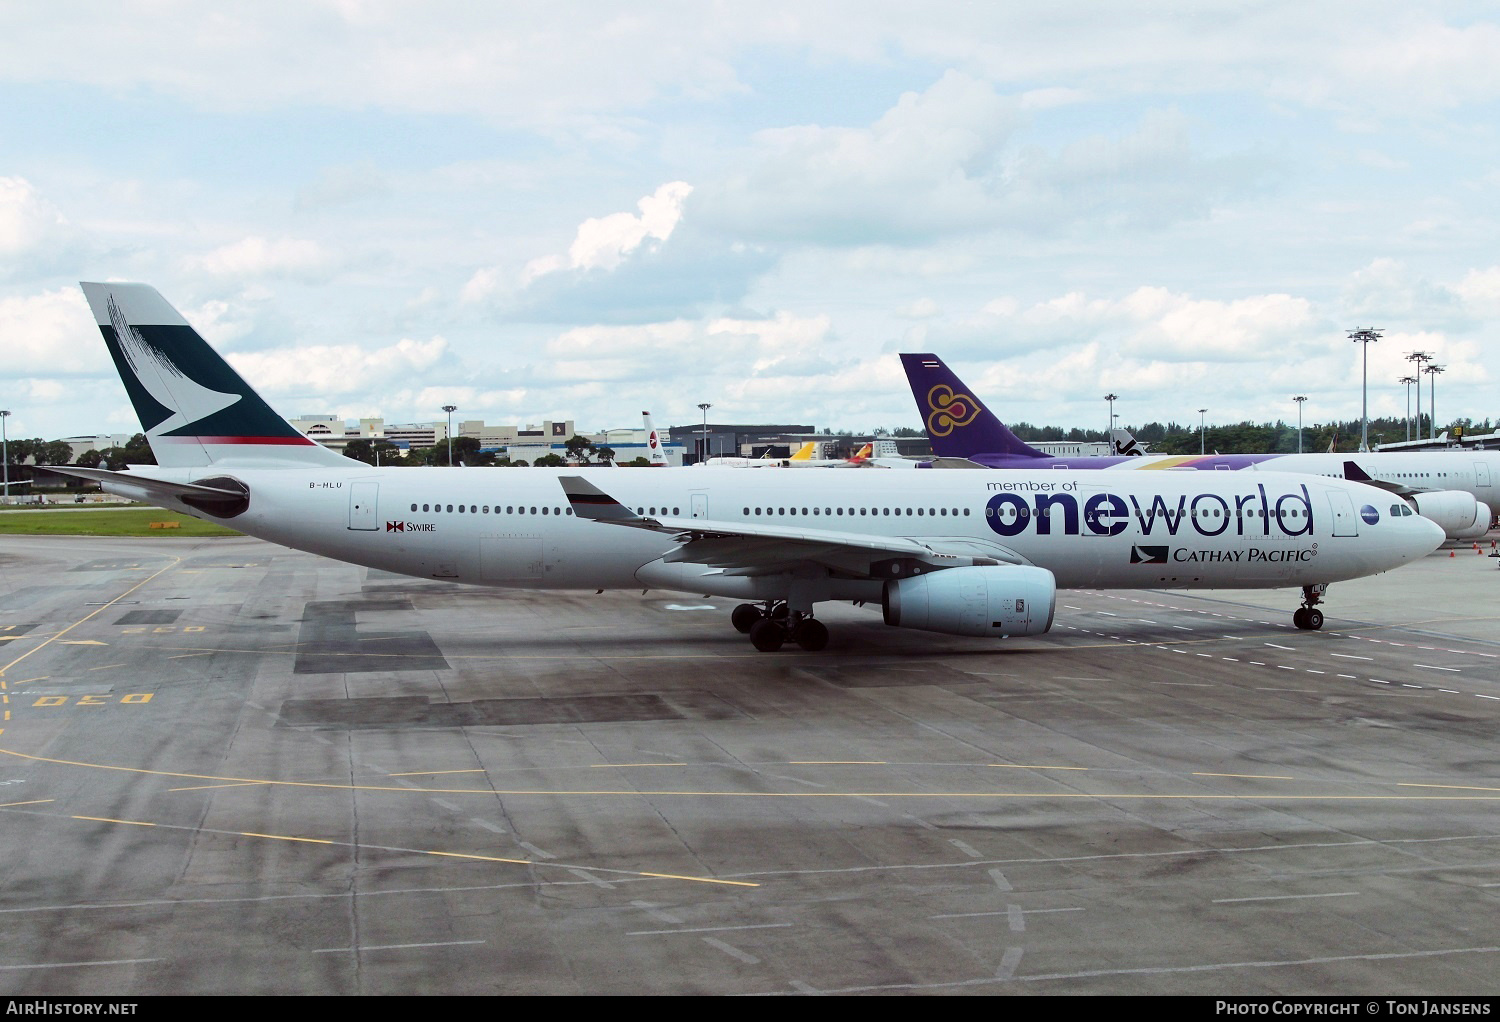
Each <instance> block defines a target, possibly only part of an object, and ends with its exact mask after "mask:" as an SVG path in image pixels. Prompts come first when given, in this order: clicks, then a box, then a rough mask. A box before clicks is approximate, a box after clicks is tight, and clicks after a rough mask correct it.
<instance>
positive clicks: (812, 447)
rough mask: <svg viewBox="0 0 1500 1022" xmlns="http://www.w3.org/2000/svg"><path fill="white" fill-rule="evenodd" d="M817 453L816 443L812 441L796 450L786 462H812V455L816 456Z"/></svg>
mask: <svg viewBox="0 0 1500 1022" xmlns="http://www.w3.org/2000/svg"><path fill="white" fill-rule="evenodd" d="M817 452H818V445H817V444H816V443H814V442H813V441H811V440H809V441H808V442H807V443H805V444H803V445H802V447H801V449H800V450H798V451H797V453H796V454H793V455H792V456H791V457H790V458H788V459H787V460H788V461H812V460H813V455H814V454H816V453H817Z"/></svg>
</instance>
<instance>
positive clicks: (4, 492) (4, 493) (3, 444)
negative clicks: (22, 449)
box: [0, 409, 10, 503]
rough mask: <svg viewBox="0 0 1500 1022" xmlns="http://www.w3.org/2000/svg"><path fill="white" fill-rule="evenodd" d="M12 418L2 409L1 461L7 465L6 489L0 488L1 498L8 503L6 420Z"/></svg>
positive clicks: (0, 419) (8, 448)
mask: <svg viewBox="0 0 1500 1022" xmlns="http://www.w3.org/2000/svg"><path fill="white" fill-rule="evenodd" d="M8 418H10V412H8V411H5V410H4V409H0V463H3V464H4V465H5V489H4V490H0V498H4V500H5V502H6V503H9V502H10V440H9V439H7V437H6V435H5V420H6V419H8Z"/></svg>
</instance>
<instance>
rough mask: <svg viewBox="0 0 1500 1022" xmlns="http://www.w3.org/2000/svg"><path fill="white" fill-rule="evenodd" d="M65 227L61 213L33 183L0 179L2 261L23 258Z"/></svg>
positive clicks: (13, 179)
mask: <svg viewBox="0 0 1500 1022" xmlns="http://www.w3.org/2000/svg"><path fill="white" fill-rule="evenodd" d="M66 225H67V221H66V220H64V219H63V215H62V213H60V212H58V210H57V207H55V206H53V205H52V203H50V202H48V201H47V200H46V199H44V198H42V197H41V195H40V194H38V193H37V190H36V189H35V188H34V187H32V185H31V182H29V181H27V180H26V179H25V178H22V177H0V258H6V259H17V258H21V257H23V256H25V255H27V254H28V253H30V252H32V251H34V250H35V249H37V248H38V247H40V246H41V245H43V244H45V243H47V242H48V241H50V240H51V239H53V238H55V237H56V236H57V235H58V234H59V233H60V232H61V231H62V230H63V229H64V228H65V227H66Z"/></svg>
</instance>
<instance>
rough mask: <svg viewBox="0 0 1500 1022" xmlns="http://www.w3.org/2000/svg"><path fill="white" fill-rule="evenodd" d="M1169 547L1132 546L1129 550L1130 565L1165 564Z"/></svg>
mask: <svg viewBox="0 0 1500 1022" xmlns="http://www.w3.org/2000/svg"><path fill="white" fill-rule="evenodd" d="M1169 549H1170V548H1169V547H1164V546H1132V547H1131V548H1130V563H1131V564H1166V563H1167V551H1168V550H1169Z"/></svg>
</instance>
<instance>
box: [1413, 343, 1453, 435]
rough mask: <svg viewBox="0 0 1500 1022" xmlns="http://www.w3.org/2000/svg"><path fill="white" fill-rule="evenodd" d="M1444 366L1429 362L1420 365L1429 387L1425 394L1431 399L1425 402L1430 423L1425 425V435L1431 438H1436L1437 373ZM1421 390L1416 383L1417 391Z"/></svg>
mask: <svg viewBox="0 0 1500 1022" xmlns="http://www.w3.org/2000/svg"><path fill="white" fill-rule="evenodd" d="M1445 368H1446V366H1440V365H1434V364H1433V363H1431V362H1429V363H1427V364H1426V365H1425V366H1423V367H1422V372H1424V373H1426V374H1427V382H1428V384H1429V386H1430V388H1431V389H1430V390H1429V391H1428V393H1427V396H1428V397H1429V398H1430V399H1431V400H1429V401H1428V402H1427V417H1428V418H1429V419H1430V420H1431V422H1432V425H1431V426H1429V427H1427V435H1428V437H1429V438H1431V439H1433V440H1436V439H1437V374H1438V373H1440V372H1442V371H1443V370H1444V369H1445ZM1421 390H1422V388H1421V386H1420V385H1418V387H1417V391H1418V393H1420V392H1421Z"/></svg>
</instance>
